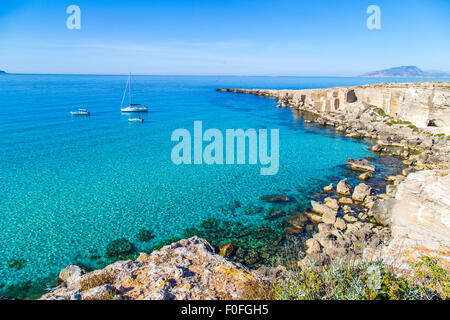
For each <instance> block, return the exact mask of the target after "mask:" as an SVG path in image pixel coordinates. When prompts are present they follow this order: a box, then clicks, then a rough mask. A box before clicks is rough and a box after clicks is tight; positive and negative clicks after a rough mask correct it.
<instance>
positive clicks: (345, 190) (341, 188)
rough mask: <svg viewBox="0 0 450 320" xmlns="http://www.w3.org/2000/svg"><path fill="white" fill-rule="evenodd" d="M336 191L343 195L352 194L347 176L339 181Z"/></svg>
mask: <svg viewBox="0 0 450 320" xmlns="http://www.w3.org/2000/svg"><path fill="white" fill-rule="evenodd" d="M336 191H337V193H339V194H341V195H343V196H350V195H351V194H352V186H351V185H350V184H348V183H347V178H345V179H343V180H341V181H339V183H338V184H337V187H336Z"/></svg>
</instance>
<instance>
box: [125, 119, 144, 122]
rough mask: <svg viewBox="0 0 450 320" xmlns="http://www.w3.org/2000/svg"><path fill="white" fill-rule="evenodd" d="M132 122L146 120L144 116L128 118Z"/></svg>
mask: <svg viewBox="0 0 450 320" xmlns="http://www.w3.org/2000/svg"><path fill="white" fill-rule="evenodd" d="M128 121H130V122H144V119H142V118H130V119H128Z"/></svg>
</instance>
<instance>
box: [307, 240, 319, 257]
mask: <svg viewBox="0 0 450 320" xmlns="http://www.w3.org/2000/svg"><path fill="white" fill-rule="evenodd" d="M306 248H307V249H306V254H309V255H310V254H313V253H319V252H320V244H319V242H318V241H317V240H315V239H313V238H311V239H308V240H306Z"/></svg>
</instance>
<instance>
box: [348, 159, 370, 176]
mask: <svg viewBox="0 0 450 320" xmlns="http://www.w3.org/2000/svg"><path fill="white" fill-rule="evenodd" d="M345 162H347V163H348V164H349V165H350V169H352V170H355V171H363V172H365V171H367V172H372V173H373V172H375V166H374V165H373V164H371V163H370V161H369V160H366V159H357V160H355V159H347V160H345Z"/></svg>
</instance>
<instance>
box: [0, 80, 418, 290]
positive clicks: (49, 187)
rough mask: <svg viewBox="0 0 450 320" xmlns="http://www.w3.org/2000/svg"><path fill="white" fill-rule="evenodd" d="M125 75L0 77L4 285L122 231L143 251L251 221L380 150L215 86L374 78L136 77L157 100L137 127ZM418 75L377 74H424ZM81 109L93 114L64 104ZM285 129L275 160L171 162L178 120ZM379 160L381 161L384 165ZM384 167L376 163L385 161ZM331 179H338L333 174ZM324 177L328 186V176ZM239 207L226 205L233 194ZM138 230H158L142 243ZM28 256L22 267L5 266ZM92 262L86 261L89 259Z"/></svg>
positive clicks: (187, 124) (139, 97)
mask: <svg viewBox="0 0 450 320" xmlns="http://www.w3.org/2000/svg"><path fill="white" fill-rule="evenodd" d="M126 80H127V76H96V75H2V76H0V230H1V231H0V284H1V286H2V287H3V288H6V287H7V286H8V285H10V284H14V283H19V282H23V281H26V280H29V279H35V278H39V277H46V276H48V275H49V274H53V273H56V272H58V271H59V270H60V269H62V268H63V267H65V266H66V265H68V264H70V263H74V262H78V261H81V260H83V259H85V258H86V257H89V256H92V255H97V256H102V255H103V254H104V250H105V247H106V245H107V244H108V243H109V242H110V241H111V240H114V239H117V238H121V237H125V238H127V239H129V240H130V241H131V242H133V243H134V244H135V245H136V246H137V247H138V249H139V250H145V249H149V248H152V247H153V246H155V245H156V244H158V243H160V242H161V241H163V240H166V239H168V238H172V237H181V236H182V235H183V231H184V230H185V229H186V228H189V227H195V226H198V225H199V224H200V223H201V222H202V221H203V220H204V219H205V218H208V217H216V218H218V219H226V220H227V221H231V222H236V223H238V222H239V223H242V225H244V226H255V225H258V224H261V223H265V222H266V221H265V220H264V219H263V215H261V214H249V215H248V214H243V210H244V208H245V207H247V206H248V205H251V204H257V205H263V206H267V204H261V201H260V197H261V196H263V195H267V194H277V193H280V194H289V195H292V197H294V198H295V199H297V202H298V204H299V205H305V204H306V203H307V201H308V197H309V196H310V195H312V194H314V193H317V192H319V191H320V189H321V188H322V187H323V186H324V185H325V184H328V183H329V180H330V179H334V180H336V179H338V178H340V177H342V176H344V174H345V167H344V166H343V165H344V164H345V159H346V158H349V157H353V158H358V157H364V156H374V155H373V154H371V152H370V151H369V148H368V145H367V144H366V143H365V142H362V141H356V140H351V139H348V138H345V137H343V136H341V135H338V134H336V133H334V132H333V131H331V130H327V129H321V128H317V127H315V126H313V125H307V124H304V123H303V122H302V119H301V118H299V117H298V116H295V115H294V114H293V112H292V111H291V110H290V109H289V108H284V109H277V108H275V105H276V100H273V99H268V98H263V97H256V96H251V95H239V94H233V93H224V92H216V91H215V90H214V89H215V88H222V87H234V88H236V87H237V88H273V89H301V88H320V87H330V86H348V85H359V84H365V83H369V82H381V81H380V79H368V78H325V77H321V78H312V77H308V78H305V77H303V78H302V77H231V76H230V77H222V76H220V77H214V76H135V77H133V97H134V101H135V102H139V103H143V104H146V105H148V106H149V107H150V111H149V113H148V114H145V115H143V117H144V118H145V122H144V123H142V124H138V123H130V122H129V121H127V116H126V115H123V114H121V112H120V109H119V108H120V102H121V99H122V94H123V89H124V87H125V83H126ZM419 80H420V79H414V80H411V79H382V81H383V82H387V81H401V82H406V81H419ZM79 107H85V108H87V109H88V110H89V111H90V112H91V116H90V117H72V116H71V115H70V114H69V111H71V110H76V109H77V108H79ZM195 120H201V121H202V122H203V129H204V130H206V129H208V128H218V129H221V130H223V132H225V131H224V130H225V129H227V128H229V129H236V128H242V129H248V128H255V129H259V128H268V129H279V130H280V169H279V172H278V174H277V175H274V176H261V175H260V174H259V169H260V167H259V166H258V165H210V166H208V165H180V166H176V165H174V164H173V163H172V162H171V158H170V154H171V149H172V147H173V146H174V145H175V143H174V142H171V140H170V136H171V133H172V131H173V130H175V129H177V128H186V129H189V130H193V122H194V121H195ZM380 168H381V169H382V168H383V166H382V165H381V166H380ZM381 169H380V170H381ZM330 177H332V178H330ZM327 182H328V183H327ZM234 200H236V201H239V202H240V204H241V207H240V208H236V210H234V209H232V210H223V208H221V206H227V205H228V204H229V203H230V201H234ZM141 228H146V229H149V230H151V231H152V232H153V233H154V235H155V238H154V239H153V240H151V241H150V242H147V243H140V242H138V241H137V239H136V234H137V232H138V231H139V230H140V229H141ZM12 259H19V260H21V259H23V261H25V263H24V265H23V266H22V268H20V269H19V270H16V269H15V268H11V267H10V266H9V265H8V261H10V260H12ZM86 259H87V258H86Z"/></svg>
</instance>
